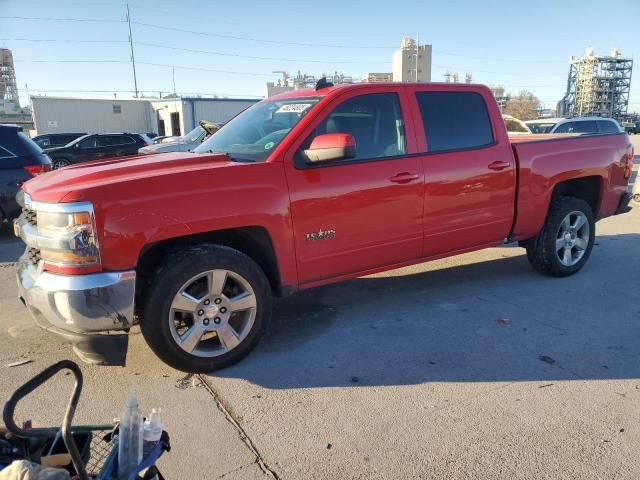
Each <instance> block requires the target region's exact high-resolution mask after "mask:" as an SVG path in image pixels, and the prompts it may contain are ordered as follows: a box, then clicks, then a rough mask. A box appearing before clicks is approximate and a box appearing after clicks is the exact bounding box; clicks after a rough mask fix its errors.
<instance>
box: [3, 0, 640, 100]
mask: <svg viewBox="0 0 640 480" xmlns="http://www.w3.org/2000/svg"><path fill="white" fill-rule="evenodd" d="M129 7H130V10H131V19H132V22H133V24H132V30H133V38H134V43H135V47H134V48H135V57H136V62H137V75H138V88H139V89H140V90H142V91H148V92H149V94H151V93H152V92H158V91H163V92H171V91H172V90H173V83H172V69H171V66H172V65H173V66H175V83H176V91H178V92H188V93H202V94H221V95H222V94H226V95H238V96H244V95H254V96H261V95H263V91H264V84H265V82H266V81H270V80H271V81H273V80H276V79H277V77H278V76H277V75H276V74H272V73H271V72H272V71H273V70H288V71H289V72H290V73H295V72H296V71H297V70H301V71H305V72H308V73H310V74H314V75H318V74H320V73H322V72H324V73H332V72H333V71H335V70H338V71H340V72H344V73H345V74H347V75H351V76H353V77H355V78H359V77H360V76H361V75H362V74H363V73H366V72H376V71H390V70H391V55H392V52H393V50H394V49H396V48H398V47H399V45H400V42H401V39H402V36H403V35H409V36H413V37H415V36H416V35H418V36H419V40H420V42H421V43H430V44H432V45H433V50H434V54H433V74H432V80H434V81H442V80H443V79H444V74H445V72H446V71H447V70H451V71H454V72H459V73H460V76H461V77H462V75H463V73H464V72H466V71H468V72H471V73H472V75H473V81H474V82H476V83H486V84H496V83H499V84H502V85H504V86H505V87H506V88H507V89H508V90H510V91H512V92H514V93H515V92H517V91H519V90H523V89H526V90H531V91H533V92H534V93H535V94H536V95H537V96H538V97H539V98H540V99H541V100H542V101H543V102H544V103H545V104H546V106H547V107H555V103H556V102H557V101H558V100H559V99H560V98H561V97H562V95H563V93H564V90H565V88H566V79H567V68H568V67H567V62H568V59H569V57H570V56H571V55H582V54H583V53H584V51H585V49H586V47H588V46H592V47H593V48H594V49H595V50H596V52H597V53H608V52H609V51H610V50H611V48H613V47H617V48H619V49H620V50H621V51H622V54H623V55H624V56H630V57H636V58H637V57H638V56H639V55H640V41H638V37H637V35H634V31H635V28H634V25H636V24H637V23H638V21H639V20H640V1H638V0H618V1H616V2H615V7H614V6H613V2H611V4H610V5H608V4H607V2H602V1H597V2H596V1H589V0H583V1H573V0H563V1H558V0H553V1H547V0H536V1H534V2H528V3H526V4H525V3H523V2H522V3H521V2H514V1H486V2H481V1H466V0H447V1H446V2H443V1H439V2H433V1H425V0H423V1H413V0H411V1H405V2H392V1H378V0H371V1H368V2H349V1H344V0H343V1H340V2H338V1H333V0H327V1H324V2H323V1H318V0H314V1H307V2H300V1H297V2H285V1H276V0H269V1H247V2H241V1H236V2H234V1H224V2H215V1H210V0H198V1H194V0H182V1H180V2H175V1H149V0H132V1H131V2H129ZM125 14H126V9H125V3H124V2H119V1H117V0H104V1H99V0H96V1H95V2H94V1H90V0H84V1H73V0H60V1H56V0H51V1H46V0H0V45H2V46H4V47H8V48H11V49H12V50H13V54H14V60H15V63H16V70H17V79H18V83H19V88H20V89H21V91H20V94H21V98H22V100H23V102H24V101H25V100H26V90H25V84H28V87H29V91H30V93H31V94H34V93H42V92H45V91H47V90H49V91H50V92H48V93H47V94H50V95H56V94H57V95H72V94H74V93H79V94H80V93H81V94H82V95H84V96H111V95H112V93H110V92H117V95H118V97H119V98H124V97H128V96H130V95H131V93H130V92H132V91H133V74H132V69H131V64H130V63H129V45H128V43H127V38H128V29H127V24H126V23H125V22H123V20H124V19H125ZM11 17H21V18H11ZM34 17H38V18H45V19H46V20H39V19H34ZM68 18H73V19H76V20H75V21H69V20H65V19H68ZM96 19H97V20H103V21H101V22H96V21H79V20H96ZM163 27H169V28H170V29H167V28H163ZM233 37H236V38H233ZM238 37H239V38H238ZM18 39H23V40H18ZM25 39H27V40H30V41H26V40H25ZM250 39H253V40H250ZM31 40H45V41H31ZM51 40H57V41H55V42H53V41H51ZM78 41H81V42H78ZM152 44H153V45H152ZM310 45H315V46H310ZM167 47H170V48H167ZM189 50H192V51H189ZM193 50H198V52H195V51H193ZM205 52H208V53H205ZM216 53H217V54H216ZM246 57H262V58H246ZM479 57H481V58H479ZM58 60H60V61H65V62H66V63H57V61H58ZM77 60H93V61H97V62H105V61H109V62H111V63H75V62H69V61H77ZM151 64H155V65H151ZM638 68H640V67H639V66H636V69H635V70H636V72H637V71H638ZM223 72H227V73H223ZM638 75H639V74H638V73H636V75H635V76H636V77H637V76H638ZM52 90H60V92H53V91H52ZM62 90H66V91H68V92H64V91H62ZM83 90H85V91H86V90H104V91H105V92H104V93H100V92H95V93H91V92H81V91H83ZM128 92H129V93H128ZM630 100H631V102H632V104H631V105H630V109H629V110H630V111H640V80H639V79H637V78H636V79H635V80H633V81H632V87H631V99H630Z"/></svg>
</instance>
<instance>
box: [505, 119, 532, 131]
mask: <svg viewBox="0 0 640 480" xmlns="http://www.w3.org/2000/svg"><path fill="white" fill-rule="evenodd" d="M502 120H503V121H504V125H505V127H506V128H507V133H508V134H509V135H531V130H529V127H528V126H527V124H526V123H524V122H523V121H522V120H519V119H517V118H516V117H512V116H511V115H504V114H503V115H502Z"/></svg>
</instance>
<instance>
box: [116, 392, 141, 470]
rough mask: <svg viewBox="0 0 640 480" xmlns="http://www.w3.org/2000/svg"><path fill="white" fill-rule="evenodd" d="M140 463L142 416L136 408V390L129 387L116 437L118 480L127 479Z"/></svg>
mask: <svg viewBox="0 0 640 480" xmlns="http://www.w3.org/2000/svg"><path fill="white" fill-rule="evenodd" d="M141 461H142V415H141V414H140V409H139V408H138V399H137V398H136V388H135V386H134V385H132V386H131V392H130V393H129V398H128V399H127V406H126V408H125V409H124V411H123V412H122V416H121V417H120V433H119V436H118V478H119V479H120V480H125V479H127V478H129V475H131V473H132V472H134V471H135V470H136V468H137V466H138V465H139V464H140V462H141Z"/></svg>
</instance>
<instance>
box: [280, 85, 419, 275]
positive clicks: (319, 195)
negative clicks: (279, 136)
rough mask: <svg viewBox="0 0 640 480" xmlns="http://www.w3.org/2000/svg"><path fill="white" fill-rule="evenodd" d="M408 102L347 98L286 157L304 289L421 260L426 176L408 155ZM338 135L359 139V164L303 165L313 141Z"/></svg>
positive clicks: (391, 97)
mask: <svg viewBox="0 0 640 480" xmlns="http://www.w3.org/2000/svg"><path fill="white" fill-rule="evenodd" d="M403 103H404V100H402V101H401V97H400V96H399V95H398V94H396V93H391V92H389V93H372V94H366V95H358V96H351V97H350V98H347V99H343V100H342V101H341V103H339V104H338V105H337V106H336V107H335V108H334V109H332V111H331V113H329V114H328V115H327V116H325V117H324V118H323V119H322V120H320V121H319V122H318V123H317V124H316V125H315V127H314V130H313V133H311V135H310V136H309V137H308V138H306V139H305V141H304V142H303V144H302V146H301V147H300V148H299V149H298V150H297V152H289V155H290V157H289V158H286V159H285V165H286V167H285V168H286V175H287V181H288V183H289V189H290V194H291V214H292V218H293V226H294V232H295V245H296V256H297V262H298V276H299V281H300V283H301V284H309V283H314V282H321V281H322V280H323V279H325V278H329V277H336V276H340V275H349V274H352V273H355V272H364V271H367V270H372V269H375V268H377V267H380V266H385V265H391V264H396V263H400V262H404V261H408V260H412V259H415V258H418V257H420V254H421V246H422V238H421V237H422V207H423V187H424V185H423V174H422V165H421V160H420V158H419V157H410V156H407V153H409V150H408V148H407V140H408V139H407V137H406V135H405V129H404V115H403V110H404V109H403V108H402V104H403ZM338 132H339V133H348V134H351V135H352V136H353V137H354V138H355V141H356V157H355V158H354V159H350V160H345V161H337V162H330V163H327V164H313V165H310V164H305V163H304V160H302V156H301V155H300V154H299V152H300V151H301V150H302V149H303V148H307V147H308V145H309V144H310V143H311V140H312V139H313V137H314V136H315V135H320V134H323V133H338ZM414 144H415V142H414V141H413V140H411V141H410V145H411V146H412V148H414Z"/></svg>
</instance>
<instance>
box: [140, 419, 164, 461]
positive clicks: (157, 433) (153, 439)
mask: <svg viewBox="0 0 640 480" xmlns="http://www.w3.org/2000/svg"><path fill="white" fill-rule="evenodd" d="M161 411H162V410H161V409H160V408H154V409H153V410H151V415H149V418H148V419H147V420H146V421H145V422H144V428H143V434H142V438H143V439H144V441H143V445H142V451H143V455H142V456H143V458H147V456H148V455H149V454H150V453H151V451H152V450H153V449H154V447H155V446H156V445H157V444H158V442H159V441H160V438H161V437H162V418H161V417H160V412H161Z"/></svg>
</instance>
